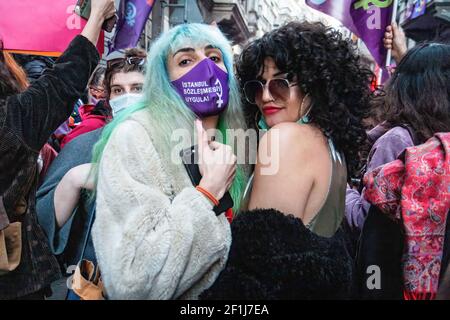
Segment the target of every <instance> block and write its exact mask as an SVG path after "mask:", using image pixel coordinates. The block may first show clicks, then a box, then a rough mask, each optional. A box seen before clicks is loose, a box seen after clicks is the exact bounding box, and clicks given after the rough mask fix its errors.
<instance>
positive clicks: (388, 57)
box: [386, 0, 398, 67]
mask: <svg viewBox="0 0 450 320" xmlns="http://www.w3.org/2000/svg"><path fill="white" fill-rule="evenodd" d="M393 6H394V8H393V9H392V18H391V26H392V24H393V23H394V22H396V21H397V9H398V0H394V4H393ZM392 45H394V41H392ZM391 58H392V49H389V50H388V52H387V56H386V67H389V66H390V65H391Z"/></svg>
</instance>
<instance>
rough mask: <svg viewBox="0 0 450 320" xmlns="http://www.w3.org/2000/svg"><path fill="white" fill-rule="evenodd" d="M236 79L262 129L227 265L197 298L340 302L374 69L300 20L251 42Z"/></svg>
mask: <svg viewBox="0 0 450 320" xmlns="http://www.w3.org/2000/svg"><path fill="white" fill-rule="evenodd" d="M238 75H239V77H240V81H241V85H242V88H243V93H244V96H245V99H246V101H247V105H246V113H247V119H248V121H249V122H250V124H251V123H255V124H254V126H256V127H258V128H259V129H266V130H267V129H268V131H267V133H266V134H265V135H264V136H263V137H262V138H261V140H260V142H259V145H258V159H257V162H256V166H255V171H254V175H253V179H252V180H251V182H250V184H249V186H248V200H249V201H248V207H247V208H244V210H243V211H242V212H241V213H240V214H239V215H238V216H237V217H236V218H235V220H234V221H233V223H232V238H233V242H232V246H231V251H230V255H229V260H228V265H227V268H226V269H225V270H224V271H223V272H222V274H221V276H220V278H219V279H218V280H217V281H216V283H215V284H214V286H213V287H212V288H210V290H209V291H208V292H206V293H205V294H204V296H203V297H204V298H207V299H222V298H225V299H327V298H330V299H343V298H347V297H349V295H350V287H351V281H352V259H351V256H350V254H349V252H348V250H347V246H346V236H345V232H344V231H343V229H342V224H343V222H344V216H345V190H346V182H347V177H350V176H351V175H352V174H354V173H355V172H356V171H357V169H358V163H360V159H359V157H360V153H359V148H360V146H361V145H363V143H364V141H365V139H366V133H365V129H364V127H363V124H362V120H363V119H364V118H366V117H367V116H368V114H369V108H370V107H369V99H370V96H371V92H370V83H371V80H372V79H373V75H372V73H371V72H370V71H369V70H367V69H365V68H364V67H362V65H361V64H360V61H359V56H358V55H357V54H356V52H355V49H354V48H353V46H352V45H351V43H350V41H348V40H344V39H343V37H342V35H341V33H339V32H338V31H336V30H333V29H331V28H327V27H325V26H324V25H323V24H321V23H306V22H304V23H299V22H291V23H289V24H287V25H285V26H283V27H281V28H279V29H276V30H274V31H272V32H270V33H267V34H266V35H264V36H263V37H262V38H261V39H258V40H256V41H254V42H252V43H250V45H249V46H248V47H247V48H246V49H245V50H244V51H243V53H242V55H241V57H240V60H239V63H238Z"/></svg>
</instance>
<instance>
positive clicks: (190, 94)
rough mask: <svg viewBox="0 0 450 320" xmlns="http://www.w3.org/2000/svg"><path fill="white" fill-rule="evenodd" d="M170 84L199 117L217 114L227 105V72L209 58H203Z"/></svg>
mask: <svg viewBox="0 0 450 320" xmlns="http://www.w3.org/2000/svg"><path fill="white" fill-rule="evenodd" d="M172 84H173V86H174V87H175V88H176V89H177V92H178V93H179V94H180V96H181V97H182V98H183V100H184V102H185V103H186V104H187V106H188V107H189V108H190V109H191V110H192V111H193V112H194V113H195V114H196V115H197V116H198V117H199V118H205V117H209V116H215V115H218V114H220V113H222V112H223V111H224V110H225V109H226V107H227V106H228V95H229V88H228V73H226V72H225V71H223V70H222V69H220V68H219V67H218V66H217V65H216V64H215V63H214V62H213V61H212V60H211V59H204V60H203V61H201V62H200V63H199V64H198V65H196V66H195V67H194V68H193V69H192V70H191V71H189V72H188V73H186V74H185V75H184V76H182V77H181V78H180V79H178V80H175V81H172Z"/></svg>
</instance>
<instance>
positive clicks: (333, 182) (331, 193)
mask: <svg viewBox="0 0 450 320" xmlns="http://www.w3.org/2000/svg"><path fill="white" fill-rule="evenodd" d="M328 147H329V152H330V157H331V179H330V185H329V187H328V194H327V198H326V200H325V202H324V204H323V206H322V208H321V209H320V210H319V212H317V214H316V215H315V216H314V218H313V219H312V220H311V221H310V222H309V223H308V224H307V225H306V227H307V228H308V229H309V230H311V231H312V232H314V233H315V234H317V235H319V236H322V237H332V236H333V235H334V234H335V233H336V231H337V230H338V228H339V227H340V225H341V223H342V220H343V219H344V216H345V191H346V187H347V167H346V164H345V159H344V156H343V155H342V154H341V153H339V152H338V151H337V150H336V149H335V147H334V144H333V142H332V140H331V139H328ZM253 178H254V174H252V176H251V177H250V179H249V182H248V184H247V187H246V188H245V191H244V196H243V201H242V206H241V211H244V210H247V208H248V203H249V201H250V194H251V191H252V187H253Z"/></svg>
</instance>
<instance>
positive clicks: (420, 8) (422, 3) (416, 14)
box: [411, 0, 427, 19]
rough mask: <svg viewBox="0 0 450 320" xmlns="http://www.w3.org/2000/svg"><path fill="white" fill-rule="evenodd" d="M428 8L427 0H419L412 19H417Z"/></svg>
mask: <svg viewBox="0 0 450 320" xmlns="http://www.w3.org/2000/svg"><path fill="white" fill-rule="evenodd" d="M426 10H427V1H425V0H418V1H416V3H415V5H414V11H413V12H412V15H411V19H415V18H417V17H420V16H422V15H424V14H425V12H426Z"/></svg>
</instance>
